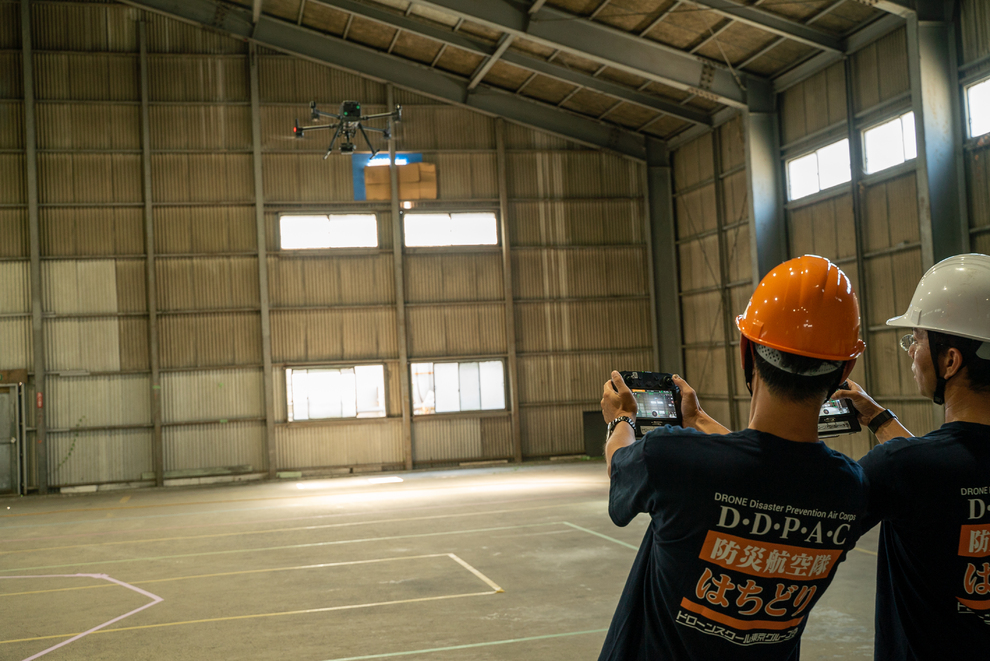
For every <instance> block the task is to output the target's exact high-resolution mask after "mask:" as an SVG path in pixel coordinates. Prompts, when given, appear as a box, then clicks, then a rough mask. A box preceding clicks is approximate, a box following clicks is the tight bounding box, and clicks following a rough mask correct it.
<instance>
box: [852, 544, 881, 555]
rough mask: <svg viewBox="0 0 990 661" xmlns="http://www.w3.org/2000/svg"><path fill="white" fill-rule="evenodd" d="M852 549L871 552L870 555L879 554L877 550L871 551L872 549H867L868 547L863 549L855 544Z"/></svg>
mask: <svg viewBox="0 0 990 661" xmlns="http://www.w3.org/2000/svg"><path fill="white" fill-rule="evenodd" d="M852 550H853V551H859V552H860V553H869V554H870V555H876V554H877V552H876V551H870V550H867V549H861V548H859V547H858V546H854V547H853V549H852Z"/></svg>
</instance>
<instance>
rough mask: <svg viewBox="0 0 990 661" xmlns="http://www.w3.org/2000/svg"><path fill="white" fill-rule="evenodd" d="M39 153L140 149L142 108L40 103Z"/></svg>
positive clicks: (38, 108)
mask: <svg viewBox="0 0 990 661" xmlns="http://www.w3.org/2000/svg"><path fill="white" fill-rule="evenodd" d="M37 116H38V120H37V122H36V126H37V127H38V149H102V150H107V151H111V150H118V149H119V150H123V149H141V108H140V106H137V105H133V104H131V105H119V106H111V105H106V104H102V103H101V104H99V105H88V104H79V103H39V104H38V106H37Z"/></svg>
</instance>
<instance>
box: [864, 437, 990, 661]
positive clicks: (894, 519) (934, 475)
mask: <svg viewBox="0 0 990 661" xmlns="http://www.w3.org/2000/svg"><path fill="white" fill-rule="evenodd" d="M860 465H862V466H863V469H864V470H865V471H866V475H867V477H868V478H869V480H870V489H871V492H870V504H869V508H868V512H867V515H866V517H865V520H864V530H869V528H871V527H873V526H874V525H876V524H877V522H878V521H880V520H881V519H882V520H883V525H882V526H881V527H880V548H879V557H878V559H877V605H876V639H875V654H874V658H875V659H877V660H879V661H886V660H888V659H890V660H894V659H897V661H905V660H907V661H910V660H912V659H937V660H938V661H943V660H946V661H947V660H949V659H979V658H987V655H988V654H990V426H987V425H979V424H976V423H972V422H949V423H946V424H944V425H942V427H941V428H939V429H936V430H935V431H933V432H931V433H929V434H926V435H925V436H922V437H920V438H897V439H894V440H891V441H887V442H886V443H883V444H882V445H878V446H877V447H875V448H873V450H871V451H870V453H869V454H867V455H866V456H865V457H863V458H862V459H860Z"/></svg>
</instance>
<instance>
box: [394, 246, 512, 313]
mask: <svg viewBox="0 0 990 661" xmlns="http://www.w3.org/2000/svg"><path fill="white" fill-rule="evenodd" d="M405 269H406V274H405V277H406V301H407V302H409V303H424V302H429V303H436V302H441V301H471V300H475V301H491V300H498V299H500V298H503V297H504V295H503V293H502V286H503V283H502V255H501V254H499V253H495V252H490V253H475V254H467V253H463V254H415V255H406V257H405Z"/></svg>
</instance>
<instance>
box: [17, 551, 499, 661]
mask: <svg viewBox="0 0 990 661" xmlns="http://www.w3.org/2000/svg"><path fill="white" fill-rule="evenodd" d="M444 555H446V554H444ZM492 594H497V593H496V592H494V591H486V592H465V593H464V594H445V595H440V596H436V597H417V598H415V599H397V600H395V601H378V602H374V603H368V604H349V605H347V606H326V607H324V608H306V609H302V610H294V611H279V612H276V613H253V614H251V615H228V616H226V617H208V618H204V619H201V620H184V621H182V622H162V623H160V624H142V625H138V626H134V627H120V628H118V629H101V630H100V631H93V630H90V631H87V632H86V633H90V632H92V633H94V634H106V633H120V632H122V631H138V630H141V629H160V628H163V627H177V626H182V625H186V624H206V623H207V622H230V621H233V620H251V619H257V618H261V617H277V616H279V615H308V614H311V613H329V612H331V611H342V610H354V609H358V608H374V607H375V606H394V605H397V604H413V603H419V602H423V601H440V600H443V599H459V598H461V597H483V596H488V595H492ZM149 605H150V604H149ZM147 607H148V606H142V607H141V608H147ZM138 610H141V609H138ZM133 612H135V613H136V612H137V611H133ZM129 614H130V613H129ZM118 619H120V618H118ZM101 626H106V625H101ZM86 633H82V634H78V635H77V636H76V637H75V638H73V639H72V640H75V639H77V638H79V637H81V636H84V635H86ZM71 635H73V634H57V635H52V636H38V637H37V638H20V639H17V640H0V645H5V644H7V643H24V642H29V641H34V640H45V639H50V638H62V637H64V636H71ZM72 640H67V641H65V643H62V645H64V644H66V643H69V642H72ZM51 649H55V648H54V647H53V648H51ZM51 649H49V650H46V651H45V652H46V653H47V652H49V651H51ZM34 658H37V657H31V659H34ZM31 659H24V661H31Z"/></svg>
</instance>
